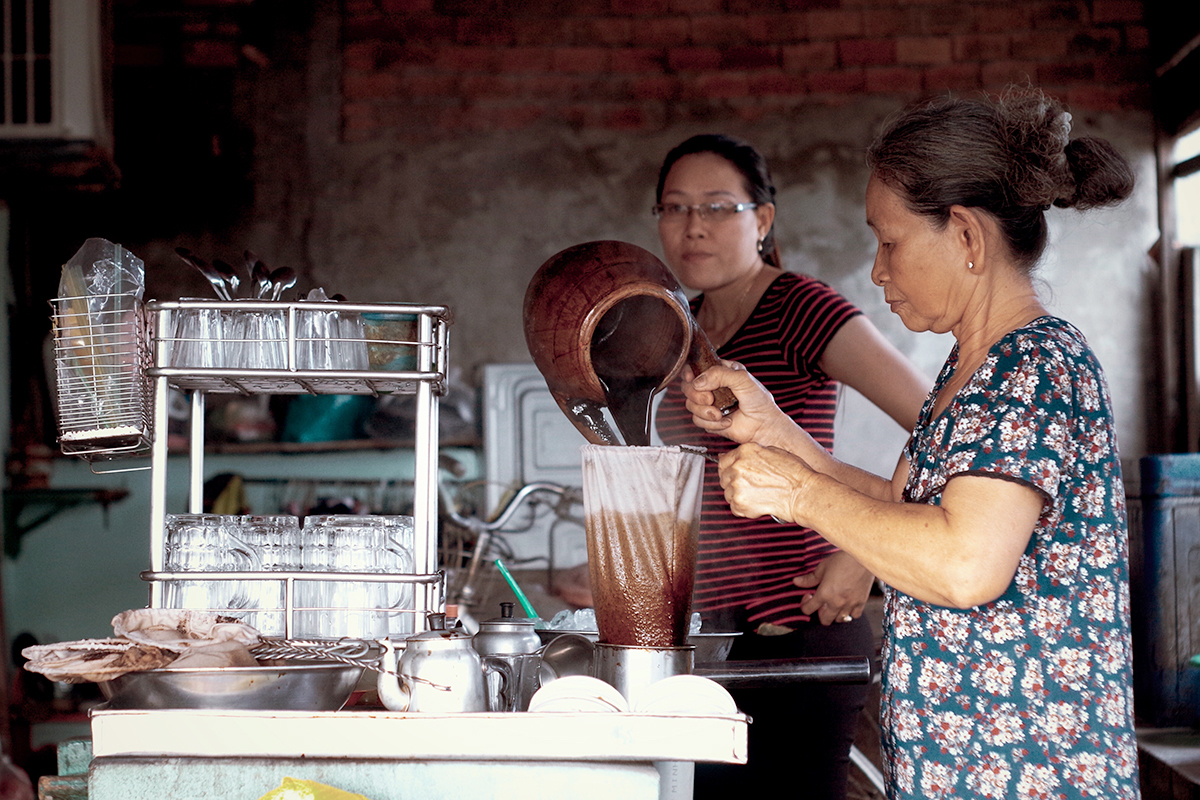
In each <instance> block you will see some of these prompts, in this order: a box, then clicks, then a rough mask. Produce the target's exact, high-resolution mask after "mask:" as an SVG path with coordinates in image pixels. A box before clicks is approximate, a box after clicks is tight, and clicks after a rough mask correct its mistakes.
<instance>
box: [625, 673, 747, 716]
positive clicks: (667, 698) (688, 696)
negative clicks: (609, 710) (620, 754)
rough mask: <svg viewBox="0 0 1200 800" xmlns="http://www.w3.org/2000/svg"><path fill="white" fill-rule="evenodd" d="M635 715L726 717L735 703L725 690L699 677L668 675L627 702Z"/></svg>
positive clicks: (715, 683) (730, 713)
mask: <svg viewBox="0 0 1200 800" xmlns="http://www.w3.org/2000/svg"><path fill="white" fill-rule="evenodd" d="M631 700H632V702H630V704H629V705H630V707H631V708H632V709H633V712H634V713H635V714H667V715H672V716H683V715H689V716H706V717H707V716H729V715H732V714H736V713H738V709H737V703H735V702H734V700H733V696H732V695H730V694H729V692H728V691H726V690H725V687H723V686H721V684H719V683H717V682H716V681H714V680H710V679H709V678H705V677H702V676H700V675H672V676H671V677H670V678H663V679H662V680H660V681H655V682H654V683H652V684H650V685H649V686H646V687H644V688H642V689H641V690H639V691H638V693H637V694H635V695H634V696H633V697H632V698H631Z"/></svg>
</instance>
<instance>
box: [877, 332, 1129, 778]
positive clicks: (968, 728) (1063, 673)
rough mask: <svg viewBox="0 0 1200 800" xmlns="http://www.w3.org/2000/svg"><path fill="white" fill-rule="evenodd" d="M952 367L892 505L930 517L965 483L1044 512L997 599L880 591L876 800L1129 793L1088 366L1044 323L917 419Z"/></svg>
mask: <svg viewBox="0 0 1200 800" xmlns="http://www.w3.org/2000/svg"><path fill="white" fill-rule="evenodd" d="M957 358H958V348H957V347H956V348H955V349H954V351H953V352H952V353H951V355H950V358H949V359H948V360H947V362H946V365H945V366H944V367H943V368H942V372H941V374H940V375H939V376H938V381H937V385H936V386H935V388H934V392H933V393H932V394H931V395H930V398H929V400H928V401H927V402H926V404H925V407H924V408H923V409H922V411H921V416H920V418H919V419H918V421H917V428H916V430H915V432H914V434H913V438H912V439H911V440H910V442H909V444H908V446H907V447H906V449H905V456H906V458H907V459H908V463H909V470H910V471H909V477H908V483H907V485H906V486H905V490H904V499H905V501H906V502H910V503H929V504H933V505H936V504H938V503H940V501H941V496H942V491H943V490H944V488H945V486H946V483H947V481H949V480H950V479H951V478H953V477H954V476H956V475H964V474H974V475H984V476H988V475H994V476H996V477H997V478H1003V479H1007V480H1014V481H1018V482H1020V483H1024V484H1027V485H1029V486H1031V487H1033V488H1034V489H1036V490H1037V491H1038V492H1039V493H1040V494H1042V495H1043V496H1044V498H1045V505H1044V507H1043V510H1042V514H1041V517H1040V518H1039V519H1038V522H1037V526H1036V528H1035V529H1034V531H1033V536H1032V537H1031V539H1030V542H1029V545H1028V547H1027V548H1026V550H1025V552H1024V554H1023V555H1022V557H1021V560H1020V564H1019V566H1018V567H1017V572H1016V576H1015V577H1014V578H1013V581H1012V583H1011V584H1010V585H1009V586H1008V588H1007V589H1006V590H1005V592H1004V594H1003V595H1001V596H1000V597H999V598H998V599H996V600H994V601H992V602H990V603H987V604H985V605H981V606H976V607H974V608H969V609H956V608H947V607H943V606H937V605H932V604H930V603H925V602H922V601H919V600H916V599H914V598H912V597H909V596H908V595H905V594H903V593H902V592H899V591H896V590H894V589H891V588H888V590H887V602H886V616H885V625H884V627H885V630H884V644H883V663H884V672H883V703H882V707H883V711H882V723H883V746H884V761H885V767H886V770H887V779H888V797H889V798H892V800H897V799H898V798H922V800H929V799H931V798H963V799H968V798H972V799H973V798H1103V799H1104V800H1118V799H1119V798H1122V799H1123V798H1137V797H1138V796H1139V792H1138V770H1137V746H1136V740H1135V738H1134V728H1133V689H1132V654H1131V644H1130V630H1129V573H1128V543H1127V539H1126V522H1125V493H1124V487H1123V485H1122V483H1121V466H1120V461H1119V459H1118V456H1117V448H1116V441H1115V439H1114V432H1113V420H1112V413H1111V403H1110V401H1109V397H1108V389H1107V386H1106V384H1105V380H1104V376H1103V373H1102V372H1101V369H1100V365H1099V363H1098V362H1097V361H1096V358H1095V356H1094V355H1093V354H1092V352H1091V350H1090V348H1089V347H1088V345H1087V342H1086V341H1085V340H1084V338H1083V335H1082V334H1081V333H1080V332H1079V331H1078V330H1076V329H1075V328H1074V327H1073V326H1072V325H1070V324H1069V323H1067V322H1064V321H1063V320H1060V319H1056V318H1053V317H1042V318H1040V319H1038V320H1035V321H1034V322H1032V323H1030V324H1029V325H1027V326H1025V327H1023V328H1020V329H1018V330H1016V331H1014V332H1012V333H1010V334H1008V335H1007V336H1005V337H1004V338H1003V339H1002V340H1000V341H999V342H998V343H997V344H995V345H993V347H992V349H991V350H990V351H989V353H988V357H987V360H986V361H985V362H984V364H983V366H981V367H980V368H979V370H978V371H977V372H976V373H975V374H974V375H973V376H972V377H971V379H970V381H969V382H968V383H967V385H966V386H965V387H964V388H963V389H962V390H960V391H959V392H958V394H957V395H956V396H955V397H954V398H953V399H952V400H951V402H950V405H949V406H948V407H947V408H946V409H945V411H943V412H942V413H941V414H940V415H938V416H937V417H936V418H931V415H932V408H933V399H934V397H936V395H937V392H938V390H940V388H941V387H942V386H943V385H944V384H945V383H946V381H948V380H949V378H950V377H951V375H953V371H954V367H955V365H956V363H957Z"/></svg>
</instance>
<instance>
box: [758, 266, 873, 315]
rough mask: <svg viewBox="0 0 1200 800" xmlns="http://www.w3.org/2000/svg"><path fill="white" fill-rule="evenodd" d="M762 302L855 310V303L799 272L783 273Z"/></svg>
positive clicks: (768, 289) (766, 292)
mask: <svg viewBox="0 0 1200 800" xmlns="http://www.w3.org/2000/svg"><path fill="white" fill-rule="evenodd" d="M762 302H776V303H787V304H790V303H802V304H805V305H827V306H837V307H845V308H847V309H855V306H854V304H853V303H851V302H850V301H849V300H847V299H846V298H845V297H843V296H842V294H841V293H840V292H838V290H837V289H834V288H833V287H832V286H830V285H829V284H828V283H826V282H825V281H823V280H821V279H819V278H814V277H812V276H811V275H803V274H801V273H798V272H786V271H785V272H782V273H780V274H779V275H778V276H776V278H775V280H773V281H772V282H771V285H770V286H768V287H767V290H766V291H765V292H764V293H763V297H762Z"/></svg>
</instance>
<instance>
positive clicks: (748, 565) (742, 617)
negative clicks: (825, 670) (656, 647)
mask: <svg viewBox="0 0 1200 800" xmlns="http://www.w3.org/2000/svg"><path fill="white" fill-rule="evenodd" d="M702 302H703V295H701V296H700V297H697V298H695V299H694V300H693V301H692V313H693V314H696V313H697V312H698V311H699V308H700V305H701V303H702ZM860 313H862V312H860V311H859V310H858V309H857V308H855V307H854V306H853V305H852V304H851V303H850V302H849V301H847V300H846V299H845V298H843V297H842V296H841V295H839V294H838V293H837V292H835V291H834V290H833V289H832V288H830V287H829V286H828V285H826V284H824V283H822V282H821V281H818V280H816V279H815V278H810V277H807V276H804V275H796V274H794V273H784V274H783V275H781V276H779V277H778V278H776V279H775V280H774V281H773V282H772V283H771V285H770V286H769V287H768V288H767V290H766V292H765V293H764V294H763V296H762V299H760V300H759V302H758V305H757V306H756V307H755V308H754V310H753V311H752V312H751V314H750V317H749V318H748V319H747V320H746V322H745V323H744V324H743V325H742V327H741V328H740V329H739V330H738V331H737V333H735V334H734V335H733V338H731V339H730V340H729V341H728V342H726V343H725V344H724V345H722V346H721V347H720V348H719V350H718V355H720V357H721V358H724V359H728V360H731V361H738V362H740V363H742V364H743V365H745V367H746V369H747V370H749V371H750V373H751V374H752V375H754V377H755V378H757V379H758V380H759V381H760V382H761V383H762V384H763V385H764V386H766V388H767V389H768V390H770V392H771V394H772V395H774V397H775V402H776V404H778V406H779V407H780V408H781V409H782V410H783V411H784V412H785V413H786V414H787V415H788V416H790V417H791V418H792V419H794V420H795V421H796V422H797V423H798V424H800V425H801V427H803V428H804V429H805V430H806V431H808V433H809V434H810V435H812V437H813V438H814V439H816V440H817V441H818V442H820V443H821V444H822V445H824V446H825V447H826V448H828V449H830V450H832V449H833V422H834V415H835V413H836V411H837V399H838V384H837V382H836V381H834V380H833V379H832V378H830V377H829V376H828V375H826V374H825V373H824V372H822V371H821V368H820V367H819V366H818V363H817V362H818V361H820V359H821V354H822V353H823V352H824V351H825V347H826V345H828V344H829V340H830V339H832V338H833V335H834V334H835V333H837V331H838V329H840V328H841V327H842V325H844V324H845V323H846V321H847V320H849V319H851V318H852V317H854V316H856V315H858V314H860ZM655 425H656V428H657V430H658V434H659V436H661V437H662V440H663V442H664V443H665V444H694V445H703V446H704V447H707V448H708V449H709V451H710V452H712V453H717V454H719V453H724V452H726V451H728V450H730V449H732V448H733V447H734V446H735V445H734V444H733V443H732V442H730V441H729V440H728V439H725V438H723V437H720V436H714V435H710V434H706V433H705V432H703V431H701V430H700V429H699V428H697V427H696V426H695V425H693V424H692V417H691V414H689V413H688V411H687V409H686V408H685V407H684V404H683V393H682V391H680V389H679V387H678V386H672V387H670V388H669V389H668V390H667V392H666V394H665V396H664V397H663V400H662V403H661V405H660V406H659V410H658V414H657V416H656V419H655ZM702 502H703V505H702V510H701V514H700V549H699V553H698V556H697V564H696V588H695V594H694V596H693V604H692V607H693V609H694V610H696V611H700V612H701V613H702V614H703V613H704V612H706V611H707V612H716V611H718V610H722V609H724V610H728V611H736V613H733V614H732V618H734V619H736V620H737V624H738V625H739V626H741V627H743V628H745V629H747V630H753V629H755V628H757V627H758V626H759V625H760V624H762V623H764V622H769V623H773V624H776V625H787V624H789V623H793V622H799V621H802V620H807V619H808V616H807V615H805V614H803V613H802V612H801V611H800V601H801V600H802V599H803V592H804V591H808V592H809V593H811V590H801V589H799V588H797V587H796V586H794V585H793V584H792V578H794V577H796V576H797V575H802V574H804V573H806V572H811V571H812V570H813V568H814V567H815V566H816V565H817V564H818V563H819V562H820V561H821V559H822V558H824V557H825V556H826V555H828V554H829V553H830V552H832V551H833V550H834V549H835V548H834V547H833V545H831V544H829V543H828V542H826V541H825V540H824V539H823V538H821V536H820V535H819V534H818V533H817V532H816V531H813V530H812V529H810V528H801V527H799V526H796V525H781V524H779V523H777V522H775V521H774V520H773V519H771V518H769V517H763V518H761V519H756V520H750V519H742V518H740V517H735V516H734V515H733V513H732V512H731V511H730V510H729V504H728V503H727V502H726V501H725V494H724V492H722V490H721V485H720V482H719V480H718V477H717V466H716V464H712V463H709V464H707V466H706V467H705V476H704V498H703V501H702ZM706 616H708V615H706ZM722 616H724V617H726V618H729V613H728V612H727V613H726V614H723V615H722Z"/></svg>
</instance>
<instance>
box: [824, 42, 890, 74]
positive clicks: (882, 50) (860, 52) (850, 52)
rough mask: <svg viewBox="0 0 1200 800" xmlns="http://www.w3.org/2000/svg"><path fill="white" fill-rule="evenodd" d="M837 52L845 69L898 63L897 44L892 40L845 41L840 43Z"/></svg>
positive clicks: (839, 60)
mask: <svg viewBox="0 0 1200 800" xmlns="http://www.w3.org/2000/svg"><path fill="white" fill-rule="evenodd" d="M837 51H838V62H839V63H840V64H841V65H842V66H843V67H852V66H858V67H866V66H884V65H887V64H895V63H896V43H895V42H893V41H891V40H890V39H845V40H843V41H841V42H838V45H837Z"/></svg>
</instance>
